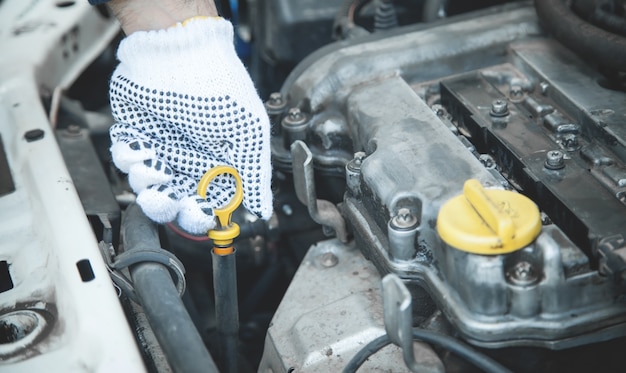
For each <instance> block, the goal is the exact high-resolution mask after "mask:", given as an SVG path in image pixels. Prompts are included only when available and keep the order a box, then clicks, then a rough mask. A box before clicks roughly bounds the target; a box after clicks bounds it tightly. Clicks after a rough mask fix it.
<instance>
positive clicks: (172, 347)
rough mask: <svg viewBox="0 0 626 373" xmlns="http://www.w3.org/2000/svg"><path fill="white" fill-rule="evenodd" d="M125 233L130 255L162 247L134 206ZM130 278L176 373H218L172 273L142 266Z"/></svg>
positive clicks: (127, 216) (133, 269)
mask: <svg viewBox="0 0 626 373" xmlns="http://www.w3.org/2000/svg"><path fill="white" fill-rule="evenodd" d="M122 229H123V242H124V248H125V250H126V251H132V250H135V249H142V248H160V247H161V245H160V242H159V236H158V232H157V227H156V224H155V223H153V222H152V221H150V219H148V217H146V216H145V214H144V213H143V211H142V210H141V208H140V207H139V206H138V205H136V204H134V203H133V204H131V205H130V206H128V208H127V209H126V211H125V214H124V221H123V225H122ZM130 275H131V278H132V280H133V284H134V287H135V292H136V294H137V297H138V298H139V301H140V302H141V305H142V306H143V309H144V312H145V314H146V317H147V318H148V323H149V324H150V326H151V328H152V329H153V331H154V334H155V336H156V338H157V340H158V342H159V344H160V345H161V347H162V349H163V351H164V353H165V355H166V358H167V360H168V362H169V364H170V366H171V367H172V369H173V370H174V371H175V372H185V373H187V372H217V371H218V370H217V366H216V365H215V362H214V361H213V358H212V357H211V355H210V354H209V352H208V350H207V349H206V347H205V345H204V341H203V340H202V338H201V337H200V334H199V332H198V330H197V329H196V327H195V325H194V323H193V321H192V320H191V318H190V317H189V313H188V312H187V310H186V309H185V306H184V305H183V302H182V300H181V298H180V296H179V294H178V291H177V290H176V286H175V285H174V282H173V280H172V277H171V275H170V272H169V270H168V269H167V268H166V267H165V266H163V265H161V264H157V263H141V264H136V265H134V266H132V267H131V268H130Z"/></svg>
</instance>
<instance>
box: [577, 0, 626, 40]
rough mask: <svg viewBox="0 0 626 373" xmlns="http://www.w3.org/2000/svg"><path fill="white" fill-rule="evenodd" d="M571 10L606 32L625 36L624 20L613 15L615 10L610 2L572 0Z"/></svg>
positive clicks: (625, 21)
mask: <svg viewBox="0 0 626 373" xmlns="http://www.w3.org/2000/svg"><path fill="white" fill-rule="evenodd" d="M572 10H573V11H574V13H576V14H577V15H578V16H579V17H580V18H583V19H585V20H587V21H589V22H591V23H592V24H594V25H596V26H598V27H600V28H602V29H604V30H606V31H610V32H613V33H615V34H619V35H622V36H626V19H624V17H622V16H620V15H618V14H616V13H615V11H616V10H617V9H616V7H615V3H614V2H613V1H611V0H574V1H573V2H572Z"/></svg>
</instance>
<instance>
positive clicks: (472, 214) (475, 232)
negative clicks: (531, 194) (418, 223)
mask: <svg viewBox="0 0 626 373" xmlns="http://www.w3.org/2000/svg"><path fill="white" fill-rule="evenodd" d="M437 232H438V233H439V236H440V237H441V239H443V240H444V241H445V243H447V244H448V245H450V246H452V247H454V248H456V249H459V250H462V251H466V252H469V253H474V254H483V255H498V254H506V253H510V252H513V251H516V250H519V249H522V248H524V247H525V246H527V245H528V244H530V243H531V242H532V241H533V240H534V239H535V238H537V235H539V232H541V216H540V215H539V209H538V208H537V205H536V204H535V203H534V202H533V201H532V200H530V199H529V198H528V197H526V196H524V195H522V194H519V193H515V192H512V191H508V190H497V189H484V188H483V186H482V185H481V184H480V182H479V181H478V180H475V179H470V180H467V181H466V182H465V184H464V185H463V194H462V195H460V196H457V197H454V198H452V199H451V200H449V201H448V202H446V203H445V204H444V205H443V206H442V207H441V210H439V216H438V217H437Z"/></svg>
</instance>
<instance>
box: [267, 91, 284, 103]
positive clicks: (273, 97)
mask: <svg viewBox="0 0 626 373" xmlns="http://www.w3.org/2000/svg"><path fill="white" fill-rule="evenodd" d="M269 103H270V104H272V105H280V104H282V103H283V95H282V94H281V93H280V92H273V93H271V94H270V99H269Z"/></svg>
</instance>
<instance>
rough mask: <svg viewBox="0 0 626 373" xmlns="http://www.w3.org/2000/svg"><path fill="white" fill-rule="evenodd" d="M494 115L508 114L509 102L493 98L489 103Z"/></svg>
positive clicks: (502, 115)
mask: <svg viewBox="0 0 626 373" xmlns="http://www.w3.org/2000/svg"><path fill="white" fill-rule="evenodd" d="M490 114H491V115H492V116H494V117H504V116H507V115H508V114H509V104H508V103H507V102H506V101H505V100H494V101H493V102H492V103H491V113H490Z"/></svg>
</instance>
